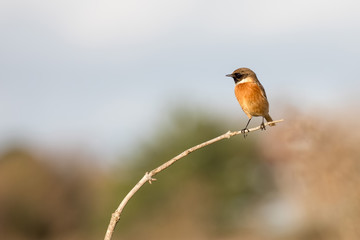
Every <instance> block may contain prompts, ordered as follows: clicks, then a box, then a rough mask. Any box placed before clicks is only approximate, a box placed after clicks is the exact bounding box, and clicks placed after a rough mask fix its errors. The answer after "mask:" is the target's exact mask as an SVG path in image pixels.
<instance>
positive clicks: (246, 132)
mask: <svg viewBox="0 0 360 240" xmlns="http://www.w3.org/2000/svg"><path fill="white" fill-rule="evenodd" d="M248 132H249V129H248V128H244V129H241V133H242V134H244V138H246V137H247V135H248Z"/></svg>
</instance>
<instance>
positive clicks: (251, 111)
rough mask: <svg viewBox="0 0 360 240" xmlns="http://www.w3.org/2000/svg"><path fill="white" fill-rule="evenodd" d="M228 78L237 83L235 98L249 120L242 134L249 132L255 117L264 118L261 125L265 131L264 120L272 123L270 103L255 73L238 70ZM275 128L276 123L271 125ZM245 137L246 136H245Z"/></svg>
mask: <svg viewBox="0 0 360 240" xmlns="http://www.w3.org/2000/svg"><path fill="white" fill-rule="evenodd" d="M226 77H232V78H233V79H234V82H235V96H236V98H237V100H238V102H239V104H240V106H241V108H242V110H243V111H244V112H245V114H246V116H247V117H248V118H249V121H248V122H247V124H246V126H245V128H244V129H242V130H241V132H243V133H246V132H247V131H249V129H248V128H247V127H248V125H249V123H250V121H251V119H252V118H253V117H262V123H261V125H260V128H261V130H265V124H264V118H265V119H266V121H267V122H272V121H273V120H272V118H271V117H270V115H269V102H268V100H267V97H266V93H265V89H264V87H263V86H262V85H261V83H260V81H259V80H258V78H257V76H256V74H255V72H253V71H252V70H251V69H249V68H245V67H243V68H238V69H236V70H235V71H234V72H233V73H231V74H227V75H226ZM269 125H270V126H275V123H271V124H269ZM244 137H245V135H244Z"/></svg>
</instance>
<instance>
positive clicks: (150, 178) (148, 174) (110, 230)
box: [104, 119, 284, 240]
mask: <svg viewBox="0 0 360 240" xmlns="http://www.w3.org/2000/svg"><path fill="white" fill-rule="evenodd" d="M282 121H284V120H283V119H281V120H276V121H272V122H268V123H265V125H269V124H272V123H278V122H282ZM259 129H261V126H258V127H254V128H250V129H248V130H246V131H245V132H244V131H234V132H231V131H228V132H227V133H224V134H222V135H220V136H218V137H216V138H213V139H210V140H208V141H206V142H203V143H200V144H198V145H196V146H194V147H191V148H189V149H187V150H185V151H183V152H182V153H180V154H179V155H177V156H176V157H174V158H172V159H170V160H169V161H167V162H165V163H164V164H162V165H161V166H159V167H157V168H155V169H153V170H151V171H150V172H146V173H145V175H144V176H143V177H142V178H141V179H140V181H139V182H138V183H137V184H136V185H135V186H134V187H133V189H131V191H130V192H129V193H128V194H127V195H126V196H125V198H124V199H123V200H122V201H121V203H120V205H119V207H118V208H117V209H116V210H115V212H114V213H113V214H112V215H111V219H110V223H109V226H108V228H107V231H106V234H105V238H104V240H111V238H112V234H113V232H114V229H115V226H116V224H117V222H118V221H119V220H120V215H121V213H122V211H123V209H124V207H125V206H126V204H127V203H128V201H129V200H130V199H131V198H132V197H133V196H134V194H135V193H136V192H137V191H138V190H139V189H140V188H141V187H142V186H143V185H144V184H145V183H146V182H149V183H150V184H151V183H152V182H153V181H156V179H155V178H153V177H154V176H155V175H156V174H158V173H159V172H161V171H163V170H165V169H166V168H168V167H170V166H171V165H172V164H174V163H175V162H176V161H178V160H179V159H181V158H183V157H185V156H186V155H188V154H190V153H192V152H194V151H196V150H198V149H200V148H203V147H206V146H208V145H210V144H213V143H215V142H218V141H220V140H223V139H226V138H230V137H233V136H235V135H239V134H245V135H246V134H247V133H249V132H253V131H257V130H259Z"/></svg>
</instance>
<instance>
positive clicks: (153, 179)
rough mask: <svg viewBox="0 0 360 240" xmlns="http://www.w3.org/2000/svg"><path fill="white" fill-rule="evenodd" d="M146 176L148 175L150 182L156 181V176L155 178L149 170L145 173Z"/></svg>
mask: <svg viewBox="0 0 360 240" xmlns="http://www.w3.org/2000/svg"><path fill="white" fill-rule="evenodd" d="M145 177H146V181H148V182H149V183H150V184H152V182H155V181H156V178H153V177H152V176H151V175H150V173H149V172H146V173H145Z"/></svg>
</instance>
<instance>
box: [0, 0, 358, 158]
mask: <svg viewBox="0 0 360 240" xmlns="http://www.w3.org/2000/svg"><path fill="white" fill-rule="evenodd" d="M359 10H360V2H359V1H351V0H341V1H340V0H336V1H331V0H330V1H329V0H327V1H325V0H324V1H323V0H321V1H310V0H303V1H289V0H277V1H266V0H261V1H251V0H245V1H226V0H225V1H200V0H174V1H166V0H148V1H145V0H144V1H141V0H135V1H134V0H123V1H118V0H105V1H80V0H71V1H64V0H63V1H41V0H38V1H26V0H23V1H21V0H19V1H16V0H8V1H7V0H0V53H1V54H0V64H1V69H0V115H1V119H0V148H2V149H4V148H5V147H6V146H8V144H10V143H11V142H12V141H19V140H21V141H22V142H23V143H25V144H29V145H31V146H37V147H39V146H44V147H48V148H49V149H51V148H54V149H68V148H70V149H71V148H73V147H74V148H76V147H79V146H80V147H83V148H85V149H87V148H89V149H90V150H91V151H94V152H97V153H99V154H100V155H101V154H105V155H106V156H109V157H110V158H111V157H114V156H116V155H117V154H118V153H120V152H122V151H126V150H125V149H126V148H127V147H129V146H132V144H133V143H134V142H135V141H136V138H138V137H140V138H141V134H142V133H149V132H151V130H152V129H153V127H154V126H155V125H156V124H158V123H159V121H161V120H162V118H163V117H165V116H164V115H166V113H167V112H168V110H169V109H170V108H171V106H173V105H175V104H177V103H179V104H183V105H185V106H188V107H189V108H192V107H194V106H199V107H200V108H204V109H206V110H208V111H213V112H215V113H220V114H226V115H228V116H229V117H234V118H240V119H241V120H244V118H245V115H244V114H243V113H242V112H241V109H240V108H239V106H238V104H237V102H236V100H235V98H234V95H233V82H232V80H231V79H227V78H226V77H225V74H227V73H230V72H232V71H233V70H234V69H235V68H237V67H250V68H252V69H253V70H254V71H255V72H256V73H257V75H258V77H259V79H260V81H261V82H262V83H263V85H264V87H265V88H266V91H267V94H268V97H269V100H270V104H271V111H274V114H273V115H275V116H273V118H277V116H276V114H277V112H276V105H282V106H283V104H286V103H290V104H293V105H295V106H298V107H301V108H309V109H312V110H316V109H317V108H323V109H325V110H331V109H332V108H334V109H339V106H341V105H344V104H345V105H346V106H349V105H350V106H354V105H357V102H358V101H359V98H358V92H359V90H358V89H359V81H358V76H357V74H358V72H357V70H358V69H359V63H360V47H359V42H360V15H359ZM184 99H185V101H184ZM274 109H275V110H274ZM351 114H352V113H349V116H351ZM338 117H339V119H340V118H341V117H343V116H338ZM224 129H227V128H226V127H225V128H224Z"/></svg>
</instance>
